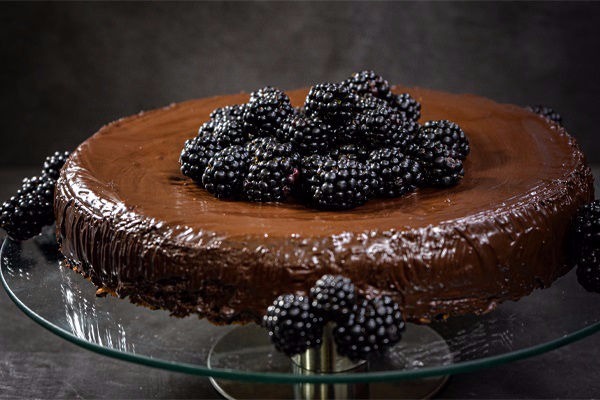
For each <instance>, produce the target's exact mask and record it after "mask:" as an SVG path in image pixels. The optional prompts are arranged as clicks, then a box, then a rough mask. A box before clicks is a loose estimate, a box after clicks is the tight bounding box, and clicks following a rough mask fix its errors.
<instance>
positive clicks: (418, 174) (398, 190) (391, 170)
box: [367, 148, 424, 197]
mask: <svg viewBox="0 0 600 400" xmlns="http://www.w3.org/2000/svg"><path fill="white" fill-rule="evenodd" d="M367 165H368V167H369V168H370V169H371V171H373V172H374V173H375V174H376V176H377V177H378V179H379V185H378V186H377V188H376V190H375V193H376V194H377V195H378V196H382V197H397V196H401V195H403V194H405V193H408V192H411V191H413V190H414V189H415V188H417V187H418V186H421V185H422V184H423V182H424V175H423V171H422V170H421V165H420V164H419V163H418V162H417V161H415V160H413V159H411V158H409V157H408V156H406V155H405V154H403V153H402V150H401V149H399V148H382V149H379V150H374V151H373V152H371V155H370V157H369V161H368V162H367Z"/></svg>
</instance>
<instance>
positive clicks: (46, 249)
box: [0, 229, 600, 383]
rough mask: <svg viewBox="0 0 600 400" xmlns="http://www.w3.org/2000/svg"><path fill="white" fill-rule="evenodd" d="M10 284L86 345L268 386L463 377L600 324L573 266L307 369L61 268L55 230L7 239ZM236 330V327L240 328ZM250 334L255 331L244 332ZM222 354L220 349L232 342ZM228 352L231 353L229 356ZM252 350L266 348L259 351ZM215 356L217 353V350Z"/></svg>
mask: <svg viewBox="0 0 600 400" xmlns="http://www.w3.org/2000/svg"><path fill="white" fill-rule="evenodd" d="M0 256H1V278H2V283H3V285H4V287H5V289H6V291H7V292H8V294H9V296H10V297H11V298H12V300H13V301H14V302H15V303H16V304H17V306H18V307H19V308H20V309H21V310H23V312H25V313H26V314H27V315H28V316H29V317H31V318H32V319H33V320H35V321H36V322H38V323H39V324H41V325H42V326H44V327H45V328H47V329H49V330H50V331H52V332H53V333H55V334H57V335H59V336H61V337H63V338H65V339H67V340H69V341H70V342H73V343H75V344H77V345H79V346H82V347H84V348H86V349H89V350H92V351H95V352H97V353H100V354H104V355H107V356H110V357H115V358H119V359H122V360H126V361H131V362H135V363H139V364H144V365H148V366H152V367H158V368H164V369H167V370H172V371H178V372H185V373H191V374H196V375H203V376H211V377H213V378H220V379H231V380H246V381H254V382H265V383H299V382H311V383H334V382H346V383H348V382H382V381H391V380H395V381H398V380H408V379H417V378H424V377H431V376H439V375H448V374H455V373H459V372H466V371H471V370H475V369H480V368H485V367H489V366H493V365H498V364H502V363H507V362H510V361H513V360H518V359H522V358H525V357H531V356H534V355H537V354H541V353H543V352H546V351H549V350H552V349H555V348H557V347H560V346H564V345H566V344H568V343H571V342H574V341H576V340H579V339H581V338H583V337H585V336H588V335H590V334H592V333H594V332H597V331H598V330H600V307H598V299H599V297H598V294H594V293H588V292H586V291H585V290H584V289H583V288H581V287H580V286H579V284H578V283H577V279H576V277H575V273H574V272H573V271H572V272H570V273H569V274H567V275H566V276H564V277H562V278H561V279H559V280H558V281H557V282H555V284H554V285H553V286H552V287H551V288H548V289H545V290H536V291H535V292H534V293H532V294H531V295H530V296H527V297H525V298H523V299H521V300H519V301H517V302H513V301H508V302H505V303H503V304H501V305H500V306H499V307H498V308H497V309H496V310H495V311H493V312H491V313H489V314H487V315H484V316H465V317H457V318H451V319H449V320H447V321H437V322H434V323H432V324H431V325H429V327H428V328H427V327H423V326H418V325H412V324H408V327H407V333H406V335H405V339H404V340H403V341H402V342H401V343H400V344H399V345H397V346H395V347H394V348H393V349H391V351H390V352H389V354H388V355H387V356H386V357H384V359H381V360H378V361H376V362H374V363H372V364H370V367H369V369H368V370H361V371H353V372H346V373H335V374H312V375H311V374H298V373H294V371H293V368H292V367H291V366H290V360H289V359H288V358H286V357H285V356H283V355H282V354H280V353H278V352H277V351H276V350H275V349H274V348H273V347H272V346H270V345H269V343H268V338H267V336H266V333H264V331H262V330H260V329H257V328H255V327H253V326H245V327H241V328H240V327H239V326H235V325H234V326H215V325H212V324H211V323H209V322H207V321H206V320H200V319H197V318H194V317H188V318H181V319H180V318H175V317H171V316H170V315H169V313H168V312H165V311H162V310H150V309H147V308H144V307H139V306H135V305H133V304H131V303H129V301H127V300H122V299H118V298H115V297H112V296H110V295H109V296H107V297H96V295H95V292H96V290H95V287H94V286H93V285H92V284H91V283H90V282H89V281H87V280H85V279H84V278H82V277H81V276H80V275H78V274H77V273H75V272H73V271H71V270H70V269H68V268H64V267H63V266H61V257H60V253H59V252H58V250H57V247H56V242H55V240H54V235H53V231H52V229H48V230H47V231H46V232H45V233H44V234H42V235H40V236H38V237H36V238H34V239H32V240H29V241H26V242H22V243H19V242H15V241H12V240H10V239H7V240H6V241H5V242H4V244H3V246H2V250H1V254H0ZM236 330H237V332H236ZM244 332H246V333H248V334H244ZM222 338H228V339H227V340H231V342H229V343H230V344H229V345H226V346H225V351H224V352H223V349H222V348H221V353H220V354H219V356H218V357H213V358H212V359H210V356H211V351H213V350H214V349H213V348H215V349H217V348H219V345H217V346H215V345H216V344H219V343H220V346H221V347H223V343H227V342H223V341H220V340H221V339H222ZM227 349H231V351H230V352H228V351H227ZM253 349H254V350H256V349H260V352H261V353H260V354H261V355H260V357H258V356H256V353H254V352H253ZM213 355H214V354H213Z"/></svg>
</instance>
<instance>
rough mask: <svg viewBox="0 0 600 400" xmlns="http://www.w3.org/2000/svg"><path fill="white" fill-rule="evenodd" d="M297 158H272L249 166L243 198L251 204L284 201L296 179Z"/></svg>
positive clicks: (297, 172)
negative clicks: (251, 202)
mask: <svg viewBox="0 0 600 400" xmlns="http://www.w3.org/2000/svg"><path fill="white" fill-rule="evenodd" d="M298 175H299V169H298V158H297V157H294V156H292V157H281V156H279V157H274V158H270V159H266V160H262V161H256V162H254V163H252V164H251V165H250V168H249V169H248V174H247V175H246V177H245V179H244V184H243V189H242V191H243V197H244V198H245V199H246V200H249V201H253V202H269V201H284V200H286V199H287V197H288V196H289V195H290V193H291V192H292V189H293V188H294V186H295V184H296V181H297V179H298Z"/></svg>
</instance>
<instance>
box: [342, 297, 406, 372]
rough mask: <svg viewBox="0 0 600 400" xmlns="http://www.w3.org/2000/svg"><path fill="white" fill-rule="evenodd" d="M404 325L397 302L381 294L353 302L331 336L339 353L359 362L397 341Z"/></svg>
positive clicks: (381, 351) (379, 352) (380, 352)
mask: <svg viewBox="0 0 600 400" xmlns="http://www.w3.org/2000/svg"><path fill="white" fill-rule="evenodd" d="M404 327H405V325H404V320H403V317H402V313H401V311H400V308H399V307H398V304H397V303H396V302H394V300H393V299H392V298H391V297H389V296H381V297H379V298H375V299H373V300H363V301H361V302H360V303H358V304H356V305H355V306H354V308H353V310H352V311H351V312H350V313H349V314H348V318H346V319H345V320H344V321H342V322H338V324H337V326H336V327H335V329H334V331H333V337H334V340H335V343H336V345H337V351H338V353H339V354H340V355H343V356H346V357H348V358H350V359H351V360H353V361H359V360H365V359H367V358H368V357H369V356H370V355H371V354H377V353H378V354H382V353H383V352H384V351H385V350H386V349H388V348H389V347H391V346H393V345H395V344H396V343H398V342H399V341H400V339H401V337H402V335H401V334H402V331H403V330H404Z"/></svg>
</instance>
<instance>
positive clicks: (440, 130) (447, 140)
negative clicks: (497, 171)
mask: <svg viewBox="0 0 600 400" xmlns="http://www.w3.org/2000/svg"><path fill="white" fill-rule="evenodd" d="M418 140H421V141H432V142H437V143H440V144H442V145H443V146H445V147H446V149H448V156H450V157H452V158H456V159H459V160H464V159H465V158H466V157H467V155H468V154H469V151H470V147H469V139H467V136H466V135H465V132H464V131H463V130H462V129H461V128H460V126H458V125H457V124H456V123H454V122H452V121H448V120H441V121H427V122H425V124H423V126H422V127H421V129H420V130H419V134H418Z"/></svg>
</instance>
